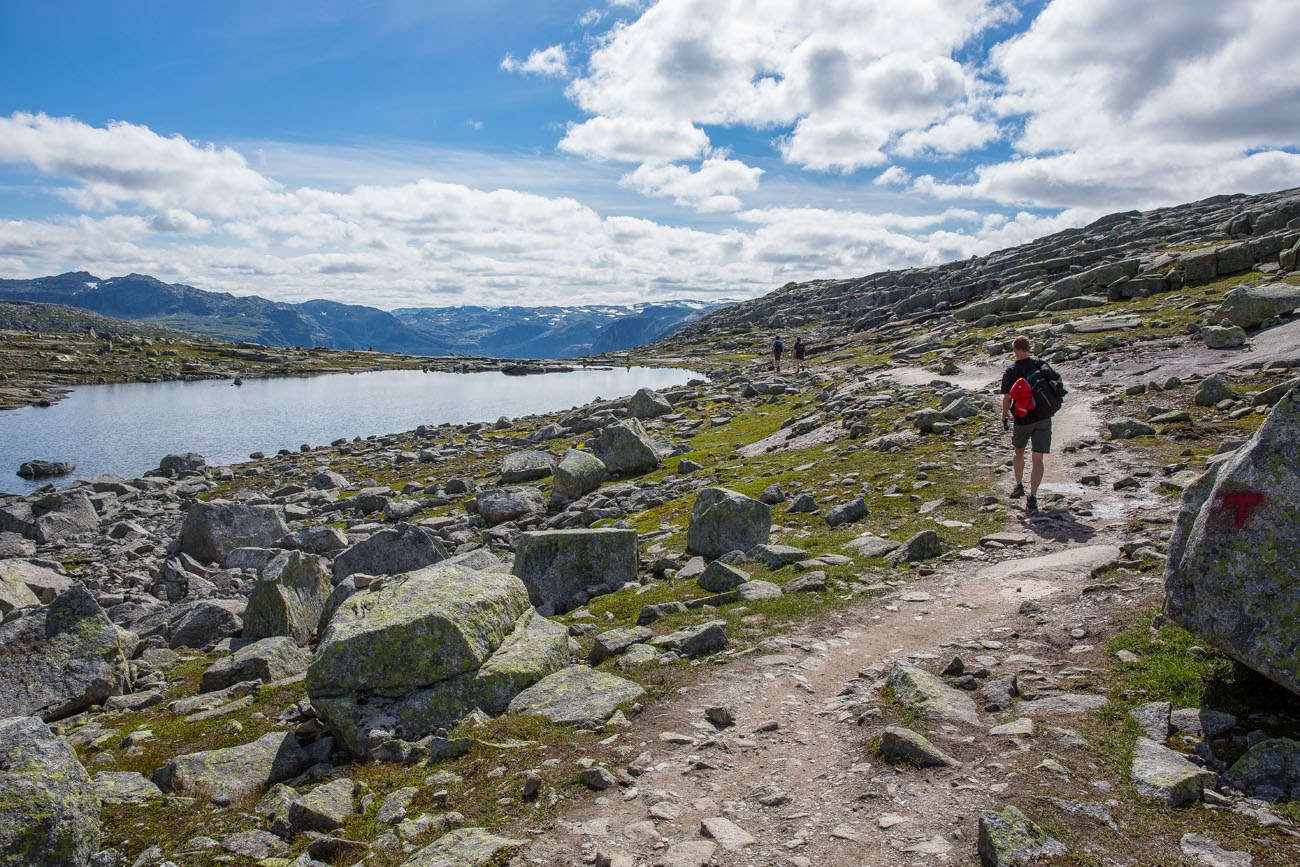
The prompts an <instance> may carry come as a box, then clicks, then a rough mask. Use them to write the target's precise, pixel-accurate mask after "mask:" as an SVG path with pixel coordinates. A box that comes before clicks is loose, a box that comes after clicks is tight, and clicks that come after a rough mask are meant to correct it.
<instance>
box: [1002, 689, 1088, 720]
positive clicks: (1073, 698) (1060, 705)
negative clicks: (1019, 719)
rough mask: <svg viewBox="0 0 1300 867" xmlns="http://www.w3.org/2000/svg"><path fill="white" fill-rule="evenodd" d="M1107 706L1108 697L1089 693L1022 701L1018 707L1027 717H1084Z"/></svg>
mask: <svg viewBox="0 0 1300 867" xmlns="http://www.w3.org/2000/svg"><path fill="white" fill-rule="evenodd" d="M1105 706H1106V696H1104V695H1090V694H1088V693H1062V694H1060V695H1052V696H1048V697H1047V698H1038V699H1034V700H1033V701H1022V702H1021V703H1020V704H1019V705H1017V706H1016V709H1017V710H1019V711H1020V712H1021V713H1022V714H1024V715H1025V716H1030V717H1035V718H1037V717H1044V716H1048V717H1051V716H1083V715H1084V714H1089V713H1092V712H1093V711H1095V710H1100V709H1101V708H1103V707H1105Z"/></svg>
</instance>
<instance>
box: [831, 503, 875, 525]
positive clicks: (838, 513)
mask: <svg viewBox="0 0 1300 867" xmlns="http://www.w3.org/2000/svg"><path fill="white" fill-rule="evenodd" d="M866 516H867V501H866V500H864V499H862V498H861V497H858V498H857V499H856V500H852V501H850V502H848V503H841V504H840V505H838V506H831V507H830V508H829V509H827V510H826V523H827V524H829V525H830V526H832V527H840V526H843V525H844V524H854V523H857V522H858V521H861V520H862V519H863V518H865V517H866Z"/></svg>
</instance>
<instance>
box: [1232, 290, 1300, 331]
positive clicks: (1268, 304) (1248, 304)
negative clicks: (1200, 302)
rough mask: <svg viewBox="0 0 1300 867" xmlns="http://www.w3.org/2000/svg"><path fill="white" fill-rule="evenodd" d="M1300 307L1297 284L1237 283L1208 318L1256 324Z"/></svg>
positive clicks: (1241, 324) (1244, 326)
mask: <svg viewBox="0 0 1300 867" xmlns="http://www.w3.org/2000/svg"><path fill="white" fill-rule="evenodd" d="M1295 310H1300V287H1297V286H1293V285H1291V284H1289V283H1281V282H1279V283H1262V284H1256V285H1253V286H1238V287H1236V288H1235V289H1231V290H1229V291H1228V293H1227V294H1226V295H1224V296H1223V302H1222V303H1221V304H1220V305H1219V306H1218V307H1217V308H1215V309H1214V310H1213V311H1212V312H1211V313H1210V319H1211V320H1213V321H1215V322H1218V321H1220V320H1227V321H1228V322H1231V323H1232V324H1233V325H1239V326H1241V327H1242V328H1257V327H1259V326H1260V325H1263V324H1264V323H1265V322H1267V321H1268V320H1270V319H1272V318H1273V317H1274V316H1280V315H1282V314H1283V313H1291V312H1293V311H1295Z"/></svg>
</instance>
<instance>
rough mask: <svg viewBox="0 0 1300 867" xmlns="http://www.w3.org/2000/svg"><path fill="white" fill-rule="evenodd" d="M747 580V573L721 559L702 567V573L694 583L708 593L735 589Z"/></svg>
mask: <svg viewBox="0 0 1300 867" xmlns="http://www.w3.org/2000/svg"><path fill="white" fill-rule="evenodd" d="M748 580H749V573H747V572H745V571H743V570H741V569H737V568H736V567H735V566H731V565H729V564H727V563H723V562H722V561H721V560H714V561H713V562H711V563H709V564H708V565H707V566H705V567H704V573H703V574H702V575H700V577H699V578H698V579H696V583H697V584H699V585H700V587H701V588H702V589H704V590H707V591H709V592H710V593H725V592H727V591H728V590H735V589H736V588H737V587H739V586H740V585H741V584H744V583H745V582H746V581H748Z"/></svg>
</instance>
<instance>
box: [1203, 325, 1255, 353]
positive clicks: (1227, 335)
mask: <svg viewBox="0 0 1300 867" xmlns="http://www.w3.org/2000/svg"><path fill="white" fill-rule="evenodd" d="M1201 340H1202V341H1204V342H1205V345H1206V347H1207V348H1209V349H1236V348H1237V347H1239V346H1245V345H1246V329H1244V328H1242V327H1241V326H1239V325H1228V326H1222V327H1221V326H1218V325H1207V326H1206V327H1205V328H1202V329H1201Z"/></svg>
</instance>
